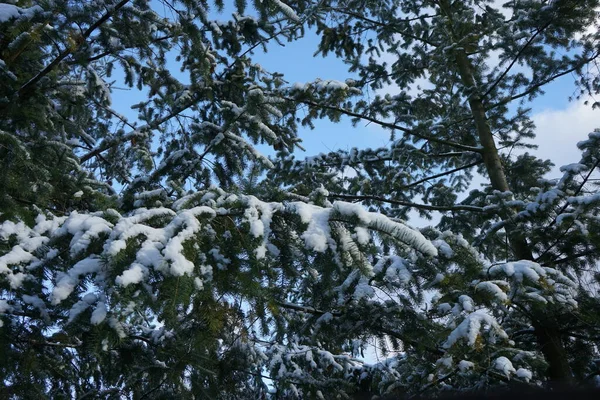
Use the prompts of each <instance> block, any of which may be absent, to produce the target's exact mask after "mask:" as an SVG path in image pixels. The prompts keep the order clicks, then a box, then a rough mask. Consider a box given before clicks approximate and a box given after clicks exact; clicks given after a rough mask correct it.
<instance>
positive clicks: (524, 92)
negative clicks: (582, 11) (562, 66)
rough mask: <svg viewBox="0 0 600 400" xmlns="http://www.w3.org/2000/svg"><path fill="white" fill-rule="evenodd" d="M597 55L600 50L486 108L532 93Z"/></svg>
mask: <svg viewBox="0 0 600 400" xmlns="http://www.w3.org/2000/svg"><path fill="white" fill-rule="evenodd" d="M598 56H600V52H596V53H595V54H594V55H592V56H591V57H588V58H586V59H584V60H582V61H581V62H579V63H577V64H576V65H575V66H573V67H571V68H569V69H567V70H564V71H562V72H559V73H557V74H556V75H552V76H551V77H549V78H546V79H544V80H543V81H540V82H538V83H536V84H534V85H532V86H530V87H529V88H528V89H527V90H525V91H523V92H521V93H519V94H516V95H514V96H511V97H508V98H505V99H504V100H501V101H499V102H498V103H496V104H492V105H491V106H489V107H487V110H488V111H489V110H492V109H494V108H497V107H501V106H503V105H505V104H508V103H510V102H513V101H515V100H517V99H520V98H522V97H525V96H527V95H529V94H531V93H533V92H534V91H536V90H537V89H538V88H540V87H542V86H544V85H547V84H548V83H550V82H552V81H554V80H555V79H558V78H560V77H561V76H565V75H568V74H570V73H571V72H574V71H577V70H578V69H580V68H581V67H583V66H584V65H585V64H587V63H589V62H591V61H594V60H595V59H596V58H598Z"/></svg>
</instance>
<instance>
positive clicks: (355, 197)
mask: <svg viewBox="0 0 600 400" xmlns="http://www.w3.org/2000/svg"><path fill="white" fill-rule="evenodd" d="M328 197H331V198H335V199H341V200H348V201H363V200H372V201H380V202H382V203H389V204H395V205H399V206H404V207H411V208H417V209H421V210H428V211H441V212H448V211H472V212H478V213H485V212H487V211H486V210H484V209H483V208H482V207H477V206H468V205H460V204H459V205H454V206H434V205H430V204H419V203H411V202H410V201H401V200H392V199H386V198H385V197H379V196H370V195H346V194H329V196H328Z"/></svg>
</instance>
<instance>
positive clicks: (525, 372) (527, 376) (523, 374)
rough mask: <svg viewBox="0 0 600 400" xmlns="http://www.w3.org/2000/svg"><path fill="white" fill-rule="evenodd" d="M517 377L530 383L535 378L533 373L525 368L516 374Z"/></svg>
mask: <svg viewBox="0 0 600 400" xmlns="http://www.w3.org/2000/svg"><path fill="white" fill-rule="evenodd" d="M515 375H517V376H518V377H519V378H521V379H523V380H525V381H526V382H529V381H530V380H531V378H532V377H533V374H532V373H531V371H530V370H528V369H525V368H519V369H518V370H517V371H516V372H515Z"/></svg>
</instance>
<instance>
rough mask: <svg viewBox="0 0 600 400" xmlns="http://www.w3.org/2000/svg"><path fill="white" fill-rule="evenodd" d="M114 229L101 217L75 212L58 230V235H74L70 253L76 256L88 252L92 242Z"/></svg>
mask: <svg viewBox="0 0 600 400" xmlns="http://www.w3.org/2000/svg"><path fill="white" fill-rule="evenodd" d="M112 227H113V225H112V224H111V223H110V222H108V221H106V220H105V219H103V218H101V217H99V216H96V215H93V214H92V215H87V214H78V213H76V212H73V213H71V215H70V216H69V217H68V218H67V219H66V221H65V222H64V223H63V225H62V226H61V227H60V228H59V229H58V230H57V232H56V235H57V236H61V235H64V234H67V233H69V234H71V235H73V238H72V239H71V245H70V253H71V256H75V255H76V254H78V253H79V252H82V251H84V250H86V249H87V248H88V246H89V245H90V243H91V242H92V240H94V239H97V238H99V237H100V235H101V234H106V235H108V234H110V232H111V230H112Z"/></svg>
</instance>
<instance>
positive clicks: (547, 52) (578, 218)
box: [276, 0, 598, 389]
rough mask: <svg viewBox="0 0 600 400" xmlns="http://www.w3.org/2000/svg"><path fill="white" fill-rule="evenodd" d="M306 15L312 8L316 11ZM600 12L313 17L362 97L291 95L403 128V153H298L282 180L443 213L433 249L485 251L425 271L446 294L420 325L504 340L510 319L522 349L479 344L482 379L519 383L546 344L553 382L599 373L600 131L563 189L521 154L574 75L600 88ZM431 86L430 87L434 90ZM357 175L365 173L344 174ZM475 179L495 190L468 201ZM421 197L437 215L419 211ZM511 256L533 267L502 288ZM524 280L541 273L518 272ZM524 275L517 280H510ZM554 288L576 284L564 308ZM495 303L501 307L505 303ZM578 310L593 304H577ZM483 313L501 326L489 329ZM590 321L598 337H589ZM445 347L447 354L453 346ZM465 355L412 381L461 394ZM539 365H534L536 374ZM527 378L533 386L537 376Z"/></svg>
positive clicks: (511, 8) (424, 10) (544, 167)
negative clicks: (550, 102)
mask: <svg viewBox="0 0 600 400" xmlns="http://www.w3.org/2000/svg"><path fill="white" fill-rule="evenodd" d="M291 4H293V6H295V7H297V8H299V9H302V8H303V7H306V6H307V4H309V3H308V2H303V1H298V2H293V3H291ZM500 6H502V8H500ZM597 6H598V4H597V2H595V1H589V2H587V1H586V2H572V1H553V2H544V1H510V2H492V1H454V2H452V1H446V0H439V1H437V0H434V1H388V2H369V1H330V2H324V3H322V4H321V8H320V10H319V12H317V13H314V14H312V16H313V18H312V19H311V20H310V21H309V24H312V25H313V26H315V27H316V30H317V32H318V33H319V34H320V35H321V43H320V46H319V50H318V51H319V52H320V53H322V54H323V55H327V54H328V53H334V54H335V55H337V56H338V57H341V58H343V59H344V60H345V61H346V62H347V63H348V65H349V66H350V70H351V71H354V72H355V73H357V74H358V76H359V79H357V80H355V81H353V82H351V83H350V86H351V87H352V89H353V92H352V93H344V94H343V95H342V96H341V97H334V96H331V95H327V94H325V95H323V93H322V92H317V91H314V90H303V91H291V92H289V95H288V98H289V100H290V101H294V102H298V103H300V104H303V105H308V106H309V108H310V111H309V112H308V115H307V116H306V117H305V119H304V122H305V123H310V122H311V121H312V120H313V119H314V118H318V117H325V116H326V117H330V118H332V119H334V120H337V119H339V118H340V117H341V116H348V117H351V118H353V120H354V121H355V122H356V123H358V122H361V121H365V122H368V123H372V124H377V125H379V126H381V127H383V128H385V129H387V130H389V131H390V132H391V134H392V138H395V141H394V143H393V144H392V146H391V147H390V148H381V149H373V150H371V149H367V150H359V149H354V150H351V151H350V152H344V151H341V152H333V153H330V154H327V155H324V156H319V157H317V158H315V159H311V160H310V162H305V161H299V162H298V161H295V160H294V159H293V157H288V158H287V159H284V160H281V161H280V162H281V166H280V168H278V169H276V171H278V172H279V171H283V174H282V175H281V176H282V177H281V178H280V179H281V182H290V181H292V180H293V179H294V177H301V178H302V179H301V181H299V182H298V183H297V188H298V192H299V193H302V191H305V190H311V189H312V188H314V187H316V186H318V185H324V186H325V188H326V189H327V190H329V192H330V194H329V195H328V196H329V198H330V199H343V200H347V201H359V202H362V203H363V204H366V205H368V206H369V207H371V209H372V210H376V211H378V212H381V213H383V214H385V215H388V216H390V217H400V218H405V217H406V216H407V212H408V211H409V210H418V211H419V212H420V213H421V214H422V215H423V216H427V215H429V214H430V213H431V212H432V211H440V212H442V213H443V217H442V220H441V222H440V224H439V226H438V229H439V231H438V232H431V233H430V235H432V236H430V238H431V239H436V240H444V241H445V242H448V240H446V239H445V238H446V237H451V238H453V239H451V240H450V243H456V241H461V240H463V238H464V239H466V241H467V242H469V243H472V244H476V249H477V250H478V251H479V252H481V253H483V254H485V259H486V261H482V260H480V261H477V260H476V259H475V260H472V261H471V262H468V261H467V260H464V259H461V258H458V257H459V256H458V254H456V251H455V249H454V247H453V245H452V244H450V247H452V250H453V251H449V253H448V254H446V255H447V256H448V258H449V259H450V260H452V259H453V257H457V259H456V261H455V263H451V264H444V263H442V264H441V265H439V266H438V267H436V268H431V267H430V269H429V272H428V273H425V272H424V271H425V267H421V268H419V273H420V274H419V275H420V276H419V278H420V279H423V283H426V284H428V285H430V286H426V287H433V288H435V289H437V290H438V291H439V292H438V294H437V297H435V299H436V301H435V302H434V305H435V303H441V304H438V310H437V313H436V312H434V313H433V314H424V313H423V312H421V313H418V314H417V316H424V315H430V317H432V318H433V317H434V316H435V317H437V318H440V322H442V321H443V323H450V324H451V325H457V326H458V328H457V330H458V331H461V329H467V328H473V327H479V326H480V325H481V324H482V323H483V322H484V321H486V323H487V324H488V330H487V331H488V333H490V332H494V331H496V330H497V328H498V326H497V325H496V322H495V321H502V327H503V328H504V330H503V332H508V336H506V337H505V339H507V340H509V343H510V345H509V346H508V347H503V348H498V347H497V343H494V344H495V345H493V346H492V345H491V344H492V343H486V345H485V346H483V347H482V345H481V344H480V345H477V341H478V340H479V339H480V336H477V335H476V333H473V334H472V336H470V337H469V339H468V341H467V342H468V344H470V345H471V346H475V351H474V353H473V350H471V353H468V357H469V358H468V360H471V361H472V360H473V358H474V357H475V355H476V354H477V348H478V347H479V348H480V349H486V351H485V352H484V353H480V354H479V355H478V356H484V357H488V361H484V360H480V361H479V362H476V363H475V368H482V370H487V371H489V370H490V367H491V370H494V369H496V370H497V369H498V368H496V367H500V366H502V368H500V371H501V375H502V374H504V373H506V376H508V375H510V371H512V372H514V370H512V369H510V368H512V367H510V368H509V369H510V371H509V369H506V368H504V367H505V366H506V365H507V364H505V361H507V360H508V358H511V357H512V360H513V362H514V361H515V360H517V359H518V360H520V361H522V360H523V358H524V357H525V356H524V355H523V354H524V353H522V352H519V351H518V349H519V348H521V349H531V348H536V349H537V351H538V353H535V354H537V356H539V357H538V358H539V362H542V363H545V365H547V367H548V369H547V370H545V369H544V368H545V367H541V368H538V369H537V373H536V375H537V376H538V378H541V379H549V380H551V381H564V382H571V381H573V380H574V379H575V380H577V381H583V380H585V379H586V377H589V376H594V375H595V374H597V366H595V364H594V363H593V361H592V359H591V358H589V355H590V354H595V352H596V348H595V342H594V341H595V339H596V337H597V335H596V332H597V327H598V325H597V322H598V321H597V320H596V318H595V317H593V316H592V315H590V314H588V311H587V310H586V308H587V307H591V308H592V309H596V307H597V306H596V305H593V304H596V300H593V297H594V295H593V293H594V291H595V289H593V287H595V285H596V283H590V282H595V281H594V279H595V278H593V279H592V281H589V280H588V278H590V275H591V274H593V273H595V271H596V268H597V267H596V264H597V254H598V241H597V236H596V233H594V232H596V231H597V222H596V221H597V219H596V212H595V211H593V208H594V207H595V201H596V200H595V199H596V198H597V197H596V193H597V192H596V190H597V189H596V188H594V187H593V186H591V185H590V183H591V182H590V180H589V179H590V177H591V175H592V173H593V171H594V170H595V169H596V168H597V167H598V155H597V153H596V152H595V150H592V147H589V146H593V143H595V141H596V140H597V136H598V134H597V133H592V134H590V139H589V141H587V142H583V143H580V144H579V146H580V148H581V149H582V151H583V157H582V160H581V161H580V162H579V163H577V164H572V165H570V166H566V167H563V169H562V171H563V172H564V173H565V175H564V176H563V177H562V179H560V180H557V181H548V180H544V179H542V178H543V175H544V173H546V172H547V171H548V170H549V167H550V166H551V164H550V163H549V161H544V160H539V159H537V158H536V157H535V156H533V155H531V154H528V153H525V154H523V155H520V156H518V157H514V156H513V157H510V154H511V153H512V150H514V149H518V148H523V147H525V148H529V149H534V148H535V146H533V145H531V144H528V143H527V139H531V138H532V137H533V136H534V135H533V134H534V126H533V124H532V122H531V120H530V119H529V116H528V110H527V109H525V108H523V107H524V106H526V104H527V101H530V100H532V99H533V98H535V96H536V95H538V94H539V93H541V91H542V89H543V87H544V85H546V84H548V83H550V82H552V81H554V80H555V79H557V78H559V77H561V76H564V75H567V74H570V73H574V74H577V75H579V76H580V80H579V84H580V85H581V86H582V93H585V92H586V91H587V92H589V93H593V92H595V91H596V90H597V86H596V84H597V80H596V78H595V77H593V76H590V75H589V74H588V73H589V70H587V69H586V68H587V66H588V65H589V64H590V63H591V62H593V61H594V60H596V59H597V57H598V47H597V33H596V32H592V33H588V29H589V27H590V26H592V25H593V24H594V23H595V21H596V19H597V12H596V9H597ZM357 10H360V11H357ZM388 60H389V61H388ZM495 60H497V61H495ZM423 81H427V82H428V83H429V86H430V87H427V85H425V88H424V89H421V88H419V86H418V85H419V84H420V83H421V84H422V82H423ZM390 85H392V86H393V87H396V88H397V91H398V92H399V93H398V94H395V95H390V94H385V95H375V96H371V98H370V100H367V99H365V98H364V97H359V98H358V99H357V100H353V99H352V97H350V95H351V94H353V93H354V92H355V91H356V89H359V90H360V91H361V93H365V92H368V91H370V90H373V91H375V93H377V91H378V90H381V89H382V88H388V87H389V86H390ZM337 95H338V96H339V95H340V91H338V92H337ZM498 148H500V149H501V150H504V151H500V150H499V149H498ZM574 161H577V160H574ZM348 168H350V169H352V170H353V171H354V174H353V176H351V177H349V175H348V174H343V178H340V176H341V174H340V172H343V171H344V170H346V169H348ZM475 168H477V170H478V172H480V173H482V174H483V175H484V176H486V177H487V179H488V180H489V185H488V186H487V187H486V189H485V190H483V191H481V190H474V191H471V192H470V193H469V195H468V196H467V198H466V199H464V200H462V201H460V202H459V201H458V193H459V192H460V191H461V190H464V189H465V188H467V187H468V182H469V180H470V179H471V177H472V175H471V171H473V170H474V169H475ZM519 171H521V172H520V173H519ZM351 175H352V174H351ZM419 197H422V200H423V202H422V204H421V203H418V202H415V198H419ZM584 199H585V200H584ZM584 204H585V205H584ZM588 206H589V207H590V208H588ZM564 218H567V219H566V220H565V219H564ZM447 230H449V231H451V232H455V234H460V235H461V236H459V237H458V238H456V237H454V236H452V235H451V234H449V233H447V232H446V231H447ZM443 258H444V257H442V259H443ZM459 260H460V261H459ZM510 260H521V261H518V262H517V263H516V264H514V265H513V264H510V263H509V264H504V265H505V266H504V267H503V268H504V269H503V271H504V273H505V274H506V275H503V279H501V280H499V281H494V282H492V281H489V280H488V279H491V278H497V277H498V276H501V275H502V274H504V273H502V274H500V275H498V272H497V271H499V269H498V267H497V266H496V264H497V263H503V262H506V261H510ZM477 264H479V265H477ZM482 264H483V265H482ZM521 268H524V271H525V270H527V271H529V272H527V273H525V272H524V275H521V273H520V272H516V271H518V270H519V269H521ZM544 268H545V269H544ZM534 270H535V271H537V272H533V271H534ZM543 271H546V272H543ZM550 271H552V272H550ZM547 273H550V274H552V275H553V276H554V277H553V278H550V277H549V276H548V275H546V274H547ZM527 276H529V278H524V277H527ZM542 276H545V278H543V281H544V282H541V281H540V279H542V278H541V277H542ZM508 277H510V279H516V281H513V282H512V283H511V282H509V281H507V280H506V279H507V278H508ZM510 279H509V280H510ZM547 279H551V281H552V283H554V282H561V283H562V284H564V285H567V286H571V287H572V291H570V290H567V289H566V288H562V289H558V288H556V287H555V288H553V289H552V290H553V291H555V292H554V293H555V295H558V296H559V297H561V299H560V300H558V299H554V300H549V299H548V298H546V299H542V298H537V300H533V299H534V298H536V296H537V294H536V293H537V291H538V290H540V289H541V288H540V287H539V285H540V284H541V285H542V286H544V285H545V281H546V280H547ZM527 280H531V281H533V282H537V283H536V284H534V285H533V286H532V287H536V286H538V289H535V290H533V289H532V287H529V286H528V285H529V284H530V283H527V284H526V283H525V282H526V281H527ZM515 284H517V286H522V285H523V287H524V288H526V289H524V290H525V291H526V292H527V291H532V292H531V293H520V292H519V291H520V290H522V289H523V287H522V288H521V289H518V288H516V287H515ZM498 285H499V286H498ZM590 285H591V286H590ZM483 293H487V294H488V295H490V294H491V295H492V297H491V301H492V304H490V303H489V301H490V298H488V299H486V298H485V297H486V295H484V294H483ZM567 293H568V295H567ZM576 293H577V294H576ZM523 294H524V295H525V297H520V296H522V295H523ZM565 295H566V297H565V298H562V296H565ZM465 296H466V297H465ZM494 296H495V297H494ZM415 299H416V300H417V301H418V302H419V303H420V302H421V299H419V298H418V297H416V298H415ZM474 299H475V300H474ZM465 301H467V303H465ZM576 301H579V302H580V303H583V304H586V306H584V307H583V308H581V307H579V308H574V307H575V304H576ZM472 302H475V304H477V303H478V302H481V303H479V305H474V304H473V303H472ZM494 302H495V303H497V304H495V305H494V304H493V303H494ZM421 306H422V303H421ZM478 308H479V310H477V309H478ZM413 309H414V306H413ZM451 310H452V311H451ZM461 310H462V311H466V312H464V313H461ZM483 310H486V311H485V312H490V311H491V313H492V314H493V315H494V317H495V318H492V319H490V320H489V321H488V320H487V318H488V317H489V315H487V314H486V315H487V316H485V318H484V317H483V316H482V313H484V311H483ZM449 312H450V315H448V313H449ZM436 314H437V315H436ZM576 321H579V322H576ZM583 321H585V322H583ZM397 322H398V325H399V326H401V325H402V322H401V321H397ZM581 325H586V326H587V328H584V329H588V328H589V329H590V331H588V332H586V333H582V332H581V331H578V329H580V328H581ZM432 330H433V329H432V328H431V327H429V328H427V332H429V333H431V332H432ZM457 330H455V331H453V333H452V334H451V335H450V337H451V338H453V337H455V334H457V332H458V331H457ZM445 332H447V331H446V330H442V331H441V332H440V333H441V335H442V336H441V337H443V335H446V333H445ZM413 335H414V334H412V333H411V334H408V333H407V334H406V335H405V336H409V337H411V336H412V337H415V336H413ZM453 335H454V336H453ZM441 337H437V338H435V339H434V341H433V342H434V343H440V342H441ZM500 337H504V333H502V334H500ZM517 338H518V340H517ZM494 339H495V341H497V340H496V339H497V338H494ZM401 340H402V339H401ZM455 343H456V342H455V340H454V339H452V340H450V341H446V342H445V345H444V346H445V347H449V348H453V345H454V344H455ZM404 345H405V350H406V351H407V354H411V353H413V352H414V353H416V354H419V356H422V354H423V352H422V351H421V349H419V346H418V344H417V343H415V344H411V343H410V341H406V340H404ZM451 345H452V346H451ZM453 351H457V350H453ZM453 351H445V352H444V354H445V355H446V356H445V357H446V358H439V357H438V356H437V355H435V354H431V356H432V357H429V358H427V359H426V362H427V363H429V365H430V366H431V365H434V364H436V363H437V364H436V365H438V367H437V368H433V367H429V368H427V367H426V366H423V367H422V369H421V370H418V372H417V373H416V374H415V373H410V374H408V377H407V378H405V379H407V381H406V385H408V386H412V384H413V383H414V379H417V378H415V375H416V376H418V377H419V379H423V378H425V377H427V376H428V375H427V374H424V372H427V371H430V372H433V371H437V373H434V374H433V375H429V376H430V377H433V378H432V379H433V381H432V382H430V383H429V384H425V387H427V388H428V389H432V388H434V387H435V386H438V387H439V386H441V385H442V384H443V385H448V381H447V380H448V379H450V377H452V380H451V382H452V386H454V387H460V386H461V383H458V384H457V382H460V379H458V380H457V378H455V375H456V374H459V373H460V374H463V373H464V371H463V369H465V368H466V367H465V368H462V367H464V365H463V366H462V367H461V364H460V362H459V361H460V359H458V357H457V355H458V354H460V356H461V357H465V356H466V354H465V353H464V350H458V353H453ZM432 353H434V352H432ZM515 353H516V354H517V355H515ZM499 354H504V355H505V356H507V357H508V358H502V359H495V360H494V358H492V359H491V362H490V360H489V357H491V356H492V355H493V356H494V357H495V356H497V355H499ZM533 354H534V353H530V355H533ZM509 355H510V356H509ZM569 355H571V356H569ZM451 356H453V357H454V361H452V358H448V357H451ZM537 356H536V357H537ZM405 357H406V356H405ZM436 357H437V358H438V361H437V362H436ZM503 357H504V356H503ZM448 360H450V361H448ZM499 360H500V361H499ZM583 360H585V361H583ZM471 361H469V362H468V365H469V368H471V367H472V365H471V364H472V363H471ZM408 365H411V366H412V367H413V368H414V365H412V364H408ZM532 366H533V361H532V364H531V365H529V366H528V368H529V367H532ZM503 368H504V369H503ZM440 371H441V372H440ZM447 371H451V373H448V374H446V373H445V372H447ZM496 372H497V371H496ZM463 375H464V374H463ZM478 375H479V376H478V379H482V381H479V383H477V385H480V384H481V383H483V381H486V380H488V379H490V378H489V377H488V376H486V377H483V376H482V375H481V372H479V373H478ZM517 375H519V373H517ZM520 375H522V377H526V379H527V380H529V379H530V378H531V377H530V376H529V374H528V373H525V372H522V373H521V374H520ZM438 379H439V380H438ZM440 381H444V382H440ZM409 382H410V384H409Z"/></svg>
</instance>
